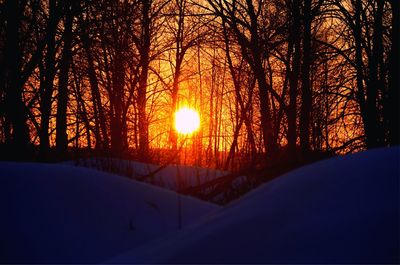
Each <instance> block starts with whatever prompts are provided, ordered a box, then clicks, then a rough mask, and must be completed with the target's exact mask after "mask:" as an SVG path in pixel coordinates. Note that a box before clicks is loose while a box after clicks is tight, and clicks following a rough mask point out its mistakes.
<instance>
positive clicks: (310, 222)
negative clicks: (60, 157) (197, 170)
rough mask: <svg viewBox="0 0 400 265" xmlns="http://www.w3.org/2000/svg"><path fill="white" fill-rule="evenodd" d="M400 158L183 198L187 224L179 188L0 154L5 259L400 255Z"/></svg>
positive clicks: (334, 164) (0, 257) (383, 152)
mask: <svg viewBox="0 0 400 265" xmlns="http://www.w3.org/2000/svg"><path fill="white" fill-rule="evenodd" d="M399 164H400V148H391V149H379V150H373V151H369V152H363V153H359V154H354V155H350V156H345V157H337V158H333V159H329V160H325V161H321V162H318V163H315V164H312V165H308V166H305V167H303V168H300V169H297V170H295V171H293V172H290V173H288V174H286V175H284V176H281V177H279V178H277V179H275V180H273V181H271V182H269V183H266V184H264V185H263V186H261V187H259V188H258V189H256V190H254V191H252V192H250V193H248V194H247V195H245V196H244V197H242V198H240V199H238V200H237V201H235V202H233V203H231V204H230V205H228V206H227V207H224V208H219V207H218V206H215V205H213V204H209V203H205V202H202V201H199V200H196V199H193V198H189V197H185V196H181V197H180V201H181V206H182V207H181V213H182V219H181V221H182V227H183V229H182V230H178V226H179V218H178V216H179V207H178V203H179V199H178V196H177V195H176V193H174V192H171V191H166V190H163V189H161V188H157V187H153V186H149V185H148V184H144V183H139V182H135V181H133V180H130V179H128V178H126V177H119V176H115V175H111V174H107V173H102V172H100V171H96V170H92V169H87V168H80V167H73V166H71V165H48V164H29V163H25V164H21V163H5V162H0V207H1V208H0V209H1V210H2V212H1V216H0V236H1V237H0V238H1V239H0V242H1V244H0V246H1V248H0V263H11V262H12V263H49V262H50V263H76V262H79V263H91V262H100V263H399V262H400V258H399V250H400V243H399V232H400V231H399V222H400V220H399V199H400V194H399V186H400V185H399V184H400V183H399V176H400V169H399ZM171 174H172V173H171ZM188 174H189V173H188ZM166 176H167V175H166Z"/></svg>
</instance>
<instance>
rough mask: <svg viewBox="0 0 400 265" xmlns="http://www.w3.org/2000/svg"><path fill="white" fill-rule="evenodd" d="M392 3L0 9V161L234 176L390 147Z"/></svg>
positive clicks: (395, 55)
mask: <svg viewBox="0 0 400 265" xmlns="http://www.w3.org/2000/svg"><path fill="white" fill-rule="evenodd" d="M399 5H400V2H399V1H397V0H230V1H224V0H102V1H94V0H89V1H75V0H63V1H61V0H1V1H0V21H1V22H0V67H1V68H0V158H1V159H2V160H34V161H59V160H64V159H68V158H71V157H75V156H78V157H83V156H107V157H115V158H124V159H134V160H139V161H143V162H151V163H156V164H157V163H158V164H163V163H180V164H187V165H196V166H202V167H209V168H217V169H225V170H231V171H240V170H243V169H244V168H247V169H249V168H265V167H273V166H276V165H293V166H294V165H298V164H299V163H300V164H303V163H306V162H309V161H313V160H316V159H321V158H323V157H327V156H333V155H340V154H347V153H353V152H357V151H361V150H365V149H371V148H376V147H385V146H395V145H398V144H399V140H400V133H399V121H400V118H399V108H398V106H399V88H400V75H399V69H400V65H399V64H400V44H399V36H400V34H399V27H400V18H399V15H400V10H399V9H400V7H399ZM181 107H189V108H191V109H193V110H195V111H197V112H198V114H199V116H200V118H199V119H200V127H199V128H198V129H197V130H196V131H195V132H193V133H190V134H181V133H179V132H177V131H176V130H175V128H174V113H175V112H176V111H177V110H178V109H179V108H181ZM287 167H290V166H287Z"/></svg>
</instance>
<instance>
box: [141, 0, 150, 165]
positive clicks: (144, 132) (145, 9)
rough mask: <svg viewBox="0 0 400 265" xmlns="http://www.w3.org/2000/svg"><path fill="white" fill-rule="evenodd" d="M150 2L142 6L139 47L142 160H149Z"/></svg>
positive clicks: (148, 0) (144, 2)
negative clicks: (147, 106) (147, 103)
mask: <svg viewBox="0 0 400 265" xmlns="http://www.w3.org/2000/svg"><path fill="white" fill-rule="evenodd" d="M150 6H151V2H150V0H144V1H143V6H142V34H141V45H140V46H141V47H140V65H141V67H142V69H141V71H140V76H139V87H138V112H139V115H138V116H139V149H140V153H141V155H142V157H143V160H148V159H149V157H148V156H149V124H148V120H147V114H146V102H147V77H148V72H149V64H150V59H149V52H150V39H151V35H150Z"/></svg>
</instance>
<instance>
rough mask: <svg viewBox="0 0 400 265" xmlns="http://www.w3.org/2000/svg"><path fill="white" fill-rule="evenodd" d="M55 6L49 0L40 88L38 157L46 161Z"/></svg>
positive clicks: (53, 64)
mask: <svg viewBox="0 0 400 265" xmlns="http://www.w3.org/2000/svg"><path fill="white" fill-rule="evenodd" d="M57 8H58V7H57V5H56V1H55V0H50V4H49V19H48V24H47V25H48V26H47V33H46V45H47V53H46V60H45V71H46V72H45V80H44V84H43V86H42V93H41V102H40V112H41V119H40V156H41V158H42V159H44V160H46V159H47V158H48V152H49V151H50V141H49V123H50V115H51V103H52V102H51V100H52V96H53V86H54V85H53V82H54V77H55V74H56V60H55V56H56V50H55V48H56V47H55V45H56V41H55V35H56V27H57V24H58V14H57V10H56V9H57Z"/></svg>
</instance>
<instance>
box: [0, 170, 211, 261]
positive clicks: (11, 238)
mask: <svg viewBox="0 0 400 265" xmlns="http://www.w3.org/2000/svg"><path fill="white" fill-rule="evenodd" d="M179 200H180V201H181V213H182V219H181V221H182V227H186V226H188V225H190V224H192V223H194V222H196V221H198V220H200V219H201V218H202V217H203V216H205V215H207V214H208V213H210V212H212V211H215V210H217V209H218V208H219V207H218V206H216V205H213V204H210V203H206V202H203V201H200V200H197V199H194V198H190V197H186V196H181V197H180V199H178V195H177V194H176V193H174V192H171V191H166V190H163V189H161V188H157V187H154V186H150V185H148V184H144V183H139V182H136V181H133V180H130V179H128V178H126V177H120V176H115V175H111V174H107V173H102V172H100V171H96V170H93V169H87V168H80V167H73V166H70V165H60V164H58V165H51V164H35V163H12V162H0V209H1V210H2V214H1V217H0V235H1V239H0V247H1V248H0V263H94V262H95V263H96V262H102V261H104V260H107V259H110V258H111V257H113V256H115V255H118V254H119V253H123V252H125V251H127V250H129V249H131V248H133V247H136V246H139V245H141V244H143V243H145V242H147V241H149V240H154V239H155V238H157V237H160V236H165V235H166V234H168V233H173V232H174V231H177V230H178V229H179V227H178V226H179V221H178V219H179V218H178V216H179V215H178V211H179V210H178V201H179Z"/></svg>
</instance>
